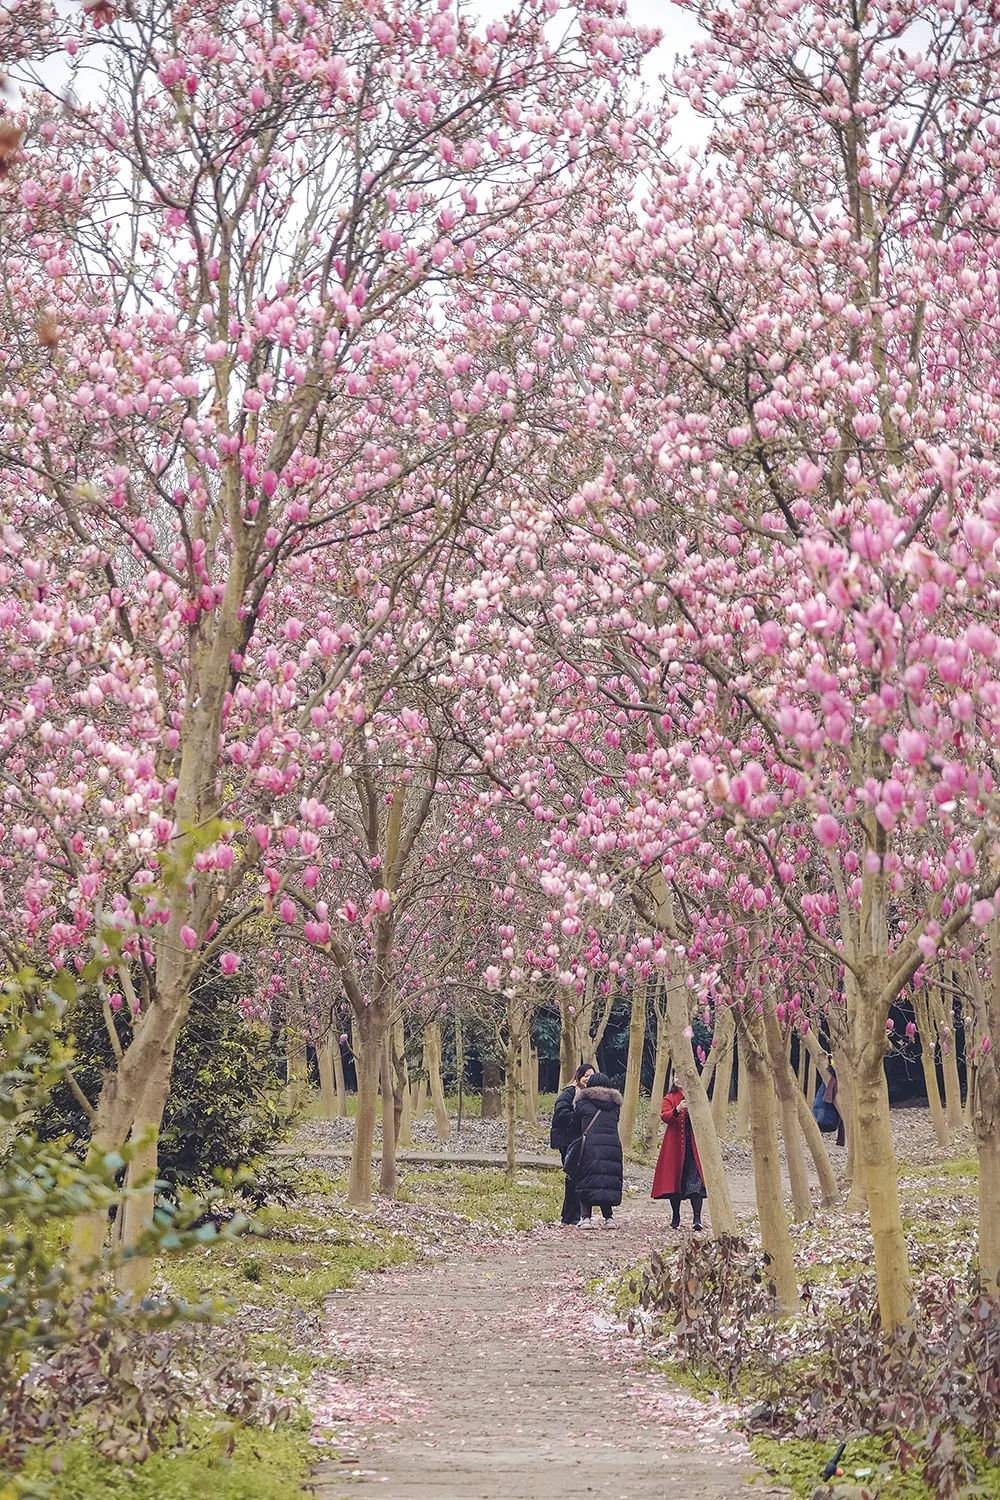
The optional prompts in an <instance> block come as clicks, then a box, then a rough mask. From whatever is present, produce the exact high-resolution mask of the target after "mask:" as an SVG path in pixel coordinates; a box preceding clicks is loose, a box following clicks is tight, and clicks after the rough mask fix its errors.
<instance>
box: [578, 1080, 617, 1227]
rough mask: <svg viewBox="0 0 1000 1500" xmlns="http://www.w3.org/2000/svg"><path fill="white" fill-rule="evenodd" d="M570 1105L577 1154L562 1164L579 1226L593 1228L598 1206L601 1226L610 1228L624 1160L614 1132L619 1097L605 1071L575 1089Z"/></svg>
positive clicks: (615, 1130)
mask: <svg viewBox="0 0 1000 1500" xmlns="http://www.w3.org/2000/svg"><path fill="white" fill-rule="evenodd" d="M573 1108H574V1109H575V1110H576V1113H577V1114H578V1115H579V1117H580V1127H581V1128H580V1144H579V1147H577V1148H574V1150H575V1151H578V1153H579V1154H578V1156H577V1159H576V1161H575V1162H572V1163H571V1162H567V1163H566V1165H567V1167H568V1168H569V1170H570V1171H571V1172H572V1173H573V1176H574V1180H575V1182H576V1191H577V1193H578V1194H579V1198H580V1228H581V1229H591V1228H592V1227H593V1225H594V1223H595V1222H596V1221H595V1220H594V1218H593V1211H594V1209H595V1208H599V1209H600V1210H601V1218H602V1219H603V1220H604V1227H605V1229H613V1228H614V1223H615V1220H614V1210H615V1209H616V1208H617V1207H618V1205H619V1203H620V1202H621V1201H622V1193H623V1191H624V1187H625V1159H624V1156H623V1153H622V1143H621V1137H620V1136H619V1134H618V1118H619V1116H620V1114H621V1110H622V1096H621V1094H620V1093H619V1092H618V1090H617V1089H613V1088H612V1087H611V1079H610V1078H608V1077H607V1075H606V1074H605V1073H594V1074H593V1075H592V1076H591V1079H590V1082H589V1083H588V1084H587V1086H586V1088H581V1089H577V1093H576V1102H575V1104H574V1105H573Z"/></svg>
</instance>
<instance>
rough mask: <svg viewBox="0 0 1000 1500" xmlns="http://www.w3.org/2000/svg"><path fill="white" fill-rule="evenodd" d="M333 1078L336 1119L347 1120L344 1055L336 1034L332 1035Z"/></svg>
mask: <svg viewBox="0 0 1000 1500" xmlns="http://www.w3.org/2000/svg"><path fill="white" fill-rule="evenodd" d="M333 1078H334V1083H335V1084H336V1086H337V1119H338V1120H346V1119H347V1082H346V1080H345V1078H344V1054H343V1051H342V1050H341V1046H340V1038H339V1037H338V1036H337V1033H336V1032H334V1035H333Z"/></svg>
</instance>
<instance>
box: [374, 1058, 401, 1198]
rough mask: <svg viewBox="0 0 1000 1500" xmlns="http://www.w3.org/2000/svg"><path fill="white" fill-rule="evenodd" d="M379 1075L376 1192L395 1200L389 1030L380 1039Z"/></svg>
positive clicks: (394, 1125) (394, 1139)
mask: <svg viewBox="0 0 1000 1500" xmlns="http://www.w3.org/2000/svg"><path fill="white" fill-rule="evenodd" d="M379 1073H380V1077H381V1083H382V1162H381V1167H380V1170H379V1179H378V1190H379V1192H380V1193H381V1194H382V1196H383V1197H384V1198H395V1196H396V1188H397V1187H398V1185H399V1182H398V1174H397V1172H396V1092H395V1089H394V1087H393V1066H392V1034H391V1030H387V1031H386V1033H385V1035H384V1037H383V1038H382V1064H381V1067H380V1069H379Z"/></svg>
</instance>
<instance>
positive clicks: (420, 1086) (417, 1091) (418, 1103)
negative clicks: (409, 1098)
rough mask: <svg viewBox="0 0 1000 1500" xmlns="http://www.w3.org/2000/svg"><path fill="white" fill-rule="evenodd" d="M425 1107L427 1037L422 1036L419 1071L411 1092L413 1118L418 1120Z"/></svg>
mask: <svg viewBox="0 0 1000 1500" xmlns="http://www.w3.org/2000/svg"><path fill="white" fill-rule="evenodd" d="M426 1108H427V1037H426V1035H425V1037H424V1044H423V1049H422V1051H421V1054H420V1072H419V1073H418V1074H417V1078H416V1086H415V1088H414V1093H413V1118H414V1119H415V1120H419V1119H420V1117H421V1115H422V1114H423V1112H424V1110H425V1109H426Z"/></svg>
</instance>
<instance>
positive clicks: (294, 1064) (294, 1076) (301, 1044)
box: [285, 1027, 309, 1114]
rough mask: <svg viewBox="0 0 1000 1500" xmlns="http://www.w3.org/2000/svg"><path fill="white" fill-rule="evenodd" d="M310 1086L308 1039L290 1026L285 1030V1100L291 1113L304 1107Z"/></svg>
mask: <svg viewBox="0 0 1000 1500" xmlns="http://www.w3.org/2000/svg"><path fill="white" fill-rule="evenodd" d="M308 1088H309V1054H308V1052H307V1050H306V1039H305V1037H304V1036H303V1035H302V1033H301V1032H300V1031H296V1030H294V1029H293V1028H292V1027H289V1028H288V1030H287V1031H286V1032H285V1101H286V1108H287V1110H288V1113H289V1114H295V1113H296V1111H298V1110H300V1109H301V1108H302V1105H303V1103H304V1102H305V1097H306V1093H307V1091H308Z"/></svg>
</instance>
